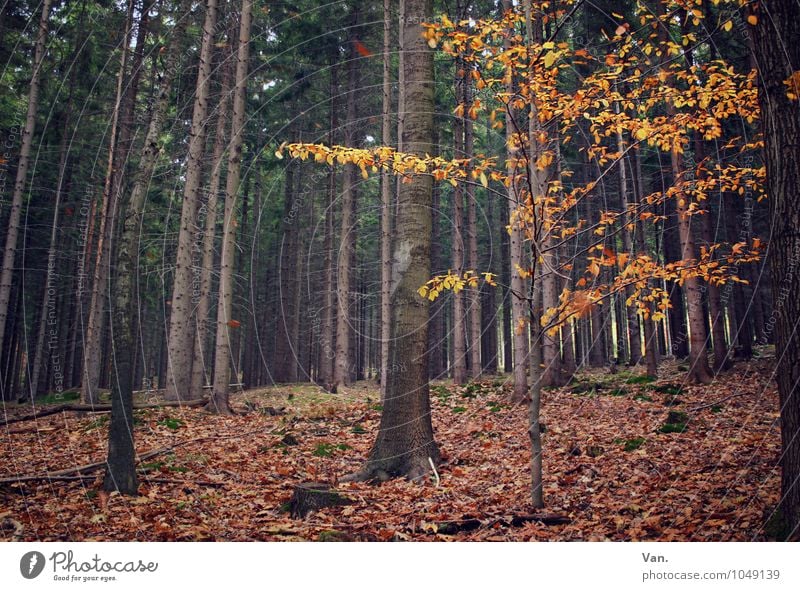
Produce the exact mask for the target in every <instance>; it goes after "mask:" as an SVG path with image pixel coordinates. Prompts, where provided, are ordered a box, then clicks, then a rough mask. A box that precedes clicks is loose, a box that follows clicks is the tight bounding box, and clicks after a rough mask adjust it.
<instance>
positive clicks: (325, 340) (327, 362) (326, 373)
mask: <svg viewBox="0 0 800 591" xmlns="http://www.w3.org/2000/svg"><path fill="white" fill-rule="evenodd" d="M337 57H338V56H337V55H335V54H334V55H332V56H331V58H330V72H331V78H330V90H329V97H330V112H329V114H328V117H329V120H330V125H329V127H328V145H330V146H332V145H333V144H334V143H335V135H334V134H335V130H336V128H337V119H336V106H337V101H336V95H337V93H338V86H339V84H338V80H337V73H338V67H337V65H336V60H337ZM327 197H328V199H327V207H326V208H325V238H324V246H323V248H324V250H325V288H324V296H323V297H324V302H325V303H324V306H325V309H324V312H323V313H324V318H323V321H322V341H321V343H320V380H321V381H322V383H323V384H324V385H325V388H328V389H332V386H333V379H334V375H333V365H334V357H335V354H336V345H335V342H334V336H335V333H334V325H335V324H336V298H335V292H334V290H335V287H336V278H335V276H334V270H333V261H334V258H333V242H334V226H335V221H334V217H335V216H334V213H335V212H334V203H335V202H336V167H335V166H331V167H330V170H329V171H328V187H327ZM382 338H383V337H382ZM387 339H388V337H387ZM387 343H388V340H387Z"/></svg>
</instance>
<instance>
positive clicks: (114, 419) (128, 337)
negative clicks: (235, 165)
mask: <svg viewBox="0 0 800 591" xmlns="http://www.w3.org/2000/svg"><path fill="white" fill-rule="evenodd" d="M190 6H191V0H182V1H181V4H180V6H179V7H178V9H177V11H176V12H175V16H176V21H175V22H176V24H175V28H174V29H173V31H172V36H171V39H170V43H169V48H168V49H167V58H166V63H165V66H164V72H163V74H162V76H161V80H160V83H159V85H158V90H157V94H156V101H155V104H154V105H153V111H152V114H151V116H150V123H149V125H148V129H147V135H146V137H145V140H144V144H143V146H142V154H141V157H140V159H139V168H138V170H137V172H136V178H135V180H134V183H133V188H132V190H131V197H130V202H129V203H128V208H127V212H126V216H125V218H124V220H123V229H122V234H121V236H120V240H119V248H118V251H117V273H116V283H115V286H114V290H113V294H114V305H113V307H112V310H113V321H114V331H113V335H114V339H113V352H114V372H113V373H112V388H111V420H110V424H109V430H108V460H107V461H108V466H107V469H106V475H105V480H104V481H103V488H104V489H105V490H107V491H114V490H117V491H119V492H120V493H123V494H128V495H135V494H136V492H137V488H138V484H137V478H136V463H135V449H134V442H133V376H132V369H133V359H132V358H133V347H134V339H133V332H134V330H133V325H134V318H135V317H136V312H135V310H134V309H133V306H132V302H133V293H134V291H135V289H136V276H137V271H136V261H137V260H138V256H136V255H137V254H138V247H137V240H136V239H137V237H138V236H139V232H140V230H141V227H140V226H141V222H142V213H143V210H144V202H145V198H146V196H147V195H146V194H147V186H148V185H149V184H150V180H151V177H152V175H153V170H154V169H155V164H156V159H157V157H158V153H159V146H158V138H159V136H160V135H161V130H162V128H163V125H164V118H165V116H166V112H167V107H168V106H169V98H170V91H171V89H172V81H173V79H174V77H175V74H176V72H177V70H178V60H179V58H180V55H181V51H182V45H183V37H184V33H185V32H186V27H187V25H188V20H189V19H188V17H187V15H188V14H189V8H190Z"/></svg>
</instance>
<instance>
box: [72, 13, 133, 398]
mask: <svg viewBox="0 0 800 591" xmlns="http://www.w3.org/2000/svg"><path fill="white" fill-rule="evenodd" d="M134 6H135V2H132V1H131V2H129V3H128V17H127V21H126V34H125V44H124V46H123V48H122V54H121V56H120V68H119V72H118V74H117V89H116V100H115V103H114V110H113V112H112V117H111V131H110V133H109V145H108V161H107V165H106V175H105V183H104V185H103V196H102V203H101V209H100V228H99V230H98V236H97V248H96V253H95V265H94V277H93V281H92V293H91V301H90V304H89V314H88V316H89V318H88V322H87V328H86V345H85V348H84V349H85V352H84V368H83V379H82V381H81V400H83V402H85V403H87V404H96V403H97V402H98V401H99V398H98V394H99V391H98V388H99V387H100V376H101V367H102V357H103V343H104V341H105V338H106V330H105V329H106V319H107V310H106V304H107V298H108V297H109V291H108V288H109V280H110V272H111V270H110V261H111V256H112V241H113V238H114V227H115V220H116V219H117V215H118V208H119V202H120V200H121V198H122V195H121V193H122V183H123V177H124V169H125V162H126V161H127V156H128V154H129V150H130V141H129V140H130V133H131V127H132V121H131V119H132V113H133V108H134V103H135V95H136V91H137V89H138V79H139V77H138V71H139V70H132V72H131V76H130V78H129V79H128V80H126V77H125V72H126V68H127V61H128V52H129V47H130V42H131V31H132V19H133V11H134ZM147 22H148V21H147V18H146V17H145V16H142V18H141V19H140V21H139V33H138V36H137V45H138V46H139V49H138V50H137V53H136V63H135V64H134V65H136V64H137V63H138V65H139V67H141V60H142V47H141V46H143V44H144V37H145V35H146V31H147V29H146V26H147ZM126 82H127V87H126V86H125V83H126ZM123 90H124V93H123ZM123 109H126V110H127V111H129V114H128V116H127V117H125V116H123V113H122V111H123ZM123 122H124V123H125V124H127V134H126V138H127V141H126V142H125V143H123V141H122V140H124V139H125V138H123V137H122V135H123V134H122V133H121V131H122V127H123V125H122V124H123ZM121 151H122V152H123V153H120V152H121Z"/></svg>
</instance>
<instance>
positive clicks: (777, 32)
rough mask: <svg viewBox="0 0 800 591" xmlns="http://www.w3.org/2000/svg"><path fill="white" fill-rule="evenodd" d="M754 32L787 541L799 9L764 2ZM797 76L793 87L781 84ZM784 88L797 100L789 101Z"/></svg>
mask: <svg viewBox="0 0 800 591" xmlns="http://www.w3.org/2000/svg"><path fill="white" fill-rule="evenodd" d="M759 8H760V9H759V11H758V12H757V13H756V17H757V19H758V21H757V24H756V25H755V26H754V27H753V28H752V31H753V37H754V42H755V47H756V50H757V51H756V54H755V57H756V59H757V61H758V69H759V74H760V78H761V79H760V86H759V98H760V102H761V121H762V129H763V133H764V142H765V149H764V153H765V157H766V158H765V160H766V166H767V195H768V196H769V204H770V218H771V219H772V236H771V240H770V248H769V263H770V269H771V271H772V297H773V302H774V310H775V312H774V314H773V318H774V319H776V324H775V350H776V351H779V352H780V355H778V367H777V370H776V372H775V374H776V376H777V381H778V392H779V394H780V409H781V440H782V443H783V450H782V454H781V469H782V477H781V485H782V487H781V489H782V490H781V502H780V506H779V509H780V512H781V515H780V517H781V518H782V520H783V525H784V534H785V537H786V538H787V539H797V538H798V532H800V388H798V386H799V385H800V332H798V330H797V323H798V320H799V319H800V299H798V297H797V294H798V293H800V273H798V272H797V265H798V264H799V263H800V237H798V234H797V228H798V227H800V205H799V204H798V200H797V195H798V192H800V157H798V146H800V102H798V100H797V98H796V97H798V96H800V84H799V83H798V80H797V72H798V71H800V28H798V26H797V23H798V22H800V5H798V4H797V2H796V1H795V0H771V1H770V2H767V3H763V4H761V5H759ZM791 75H794V83H793V84H791V85H789V86H788V87H787V85H786V84H785V83H784V81H786V80H789V79H790V76H791ZM787 91H791V92H792V93H794V95H795V99H794V100H790V99H789V97H788V96H787Z"/></svg>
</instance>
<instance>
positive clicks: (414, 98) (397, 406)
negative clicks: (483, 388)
mask: <svg viewBox="0 0 800 591" xmlns="http://www.w3.org/2000/svg"><path fill="white" fill-rule="evenodd" d="M405 10H406V18H405V26H404V27H403V37H404V42H403V48H404V49H403V51H404V52H405V53H406V55H405V58H404V62H403V69H404V74H405V76H404V77H405V82H404V85H405V90H406V101H407V102H406V106H407V109H408V110H407V112H406V113H405V122H404V125H403V137H402V141H403V146H404V149H405V151H406V152H408V153H411V154H416V155H418V156H424V155H425V154H431V153H432V150H433V146H432V145H431V144H432V142H431V139H432V137H433V111H434V94H433V93H434V71H433V52H432V51H431V49H430V48H429V47H428V45H427V43H426V41H425V39H423V37H422V26H421V23H423V22H430V19H431V18H432V2H431V0H406V2H405ZM431 194H432V178H431V177H430V176H428V175H417V176H414V177H412V178H411V182H408V183H403V184H401V185H400V195H399V203H398V215H397V224H396V226H397V228H396V239H395V245H394V258H395V263H396V264H395V268H394V273H393V275H394V277H393V281H392V285H393V291H392V306H391V308H392V334H391V339H390V341H389V343H390V345H389V362H390V364H391V367H392V371H390V372H389V374H388V380H387V384H386V399H385V402H384V406H383V412H382V414H381V423H380V429H379V432H378V436H377V439H376V441H375V444H374V445H373V447H372V451H371V452H370V455H369V459H368V460H367V465H366V467H365V469H364V471H362V472H361V473H360V474H359V475H358V476H359V477H360V478H372V477H376V476H384V475H388V476H406V477H408V478H410V479H412V480H421V479H422V478H424V476H425V475H426V474H429V473H430V472H431V471H432V470H433V466H435V465H436V464H437V463H438V461H439V451H438V447H437V445H436V442H435V440H434V437H433V426H432V423H431V414H430V412H431V410H430V394H429V388H428V359H427V355H426V351H427V341H428V338H427V337H428V309H429V302H428V300H427V299H426V298H423V297H421V296H420V295H419V293H417V289H419V287H420V286H421V285H423V284H424V283H425V282H426V281H427V280H428V279H429V275H430V242H431V212H430V207H431Z"/></svg>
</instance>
